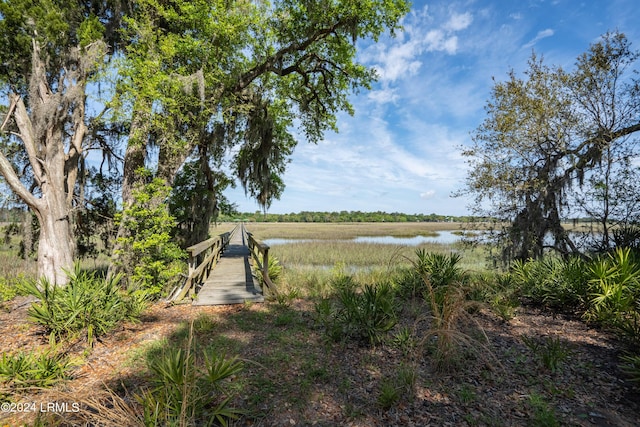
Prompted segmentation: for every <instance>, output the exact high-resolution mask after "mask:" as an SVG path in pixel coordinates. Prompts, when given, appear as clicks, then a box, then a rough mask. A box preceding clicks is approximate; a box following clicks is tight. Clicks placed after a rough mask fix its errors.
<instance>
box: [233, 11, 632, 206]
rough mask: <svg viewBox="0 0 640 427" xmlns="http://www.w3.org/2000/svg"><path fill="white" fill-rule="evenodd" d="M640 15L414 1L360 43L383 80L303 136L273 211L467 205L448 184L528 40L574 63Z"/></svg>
mask: <svg viewBox="0 0 640 427" xmlns="http://www.w3.org/2000/svg"><path fill="white" fill-rule="evenodd" d="M638 22H640V10H639V9H638V7H637V3H636V0H585V1H579V0H517V1H513V0H501V1H498V0H467V1H451V0H438V1H420V0H416V1H414V3H413V5H412V9H411V12H410V13H409V14H408V15H407V16H406V17H405V19H404V21H403V26H404V32H400V33H397V34H396V37H395V38H391V37H383V38H381V39H380V40H379V42H378V43H375V44H374V43H372V42H371V41H363V42H360V43H359V44H358V60H359V61H361V62H362V63H364V64H365V65H367V66H370V67H374V68H375V69H376V71H377V73H378V81H377V82H376V83H374V85H373V87H372V90H370V91H362V92H360V93H359V94H354V95H353V96H352V97H351V102H352V104H353V106H354V107H355V114H354V115H353V116H350V115H348V114H341V115H339V116H338V128H339V132H338V133H333V132H329V133H326V134H325V137H324V139H323V140H322V141H320V142H319V143H318V144H310V143H307V142H305V141H304V140H301V141H300V142H299V143H298V146H297V147H296V149H295V151H294V153H293V156H292V159H291V163H290V164H289V165H288V167H287V171H286V173H285V175H284V177H283V179H284V182H285V185H286V188H285V190H284V193H283V195H282V196H281V198H280V200H274V201H273V203H272V205H271V207H270V208H269V210H268V212H269V213H290V212H300V211H342V210H345V211H358V210H359V211H366V212H372V211H386V212H403V213H423V214H430V213H436V214H441V215H467V214H469V213H470V212H471V210H470V209H469V207H470V204H471V203H472V202H471V200H470V199H468V198H464V197H453V194H454V193H455V192H456V191H458V190H460V189H461V188H463V186H464V182H465V177H466V174H467V165H466V163H465V159H464V158H463V157H462V155H461V151H462V149H463V147H464V146H468V145H469V144H470V143H471V134H472V132H473V131H474V130H475V129H476V128H477V127H478V126H479V125H480V124H481V123H482V121H483V120H484V118H485V110H484V107H485V105H486V104H487V102H488V100H489V97H490V92H491V89H492V87H493V85H494V84H495V82H494V80H493V79H494V78H495V79H496V81H504V80H506V79H507V73H508V72H509V71H510V70H514V71H515V72H516V73H518V74H519V75H521V73H522V71H524V70H525V69H526V67H527V61H528V59H529V58H530V57H531V55H532V53H533V52H534V51H535V53H536V55H541V56H542V57H543V58H544V61H545V63H547V64H548V65H558V66H562V67H563V68H565V69H567V70H571V69H573V66H574V64H575V60H576V58H577V57H578V55H580V54H581V53H584V52H586V51H587V49H588V48H589V45H590V44H592V43H594V42H597V41H598V39H599V37H600V36H601V35H602V34H604V33H606V32H607V31H615V30H618V31H621V32H623V33H625V34H626V36H627V38H628V39H629V40H630V41H631V42H632V48H635V49H640V29H639V28H638ZM225 195H226V196H227V197H228V198H229V200H230V201H231V202H233V203H236V204H237V206H238V209H239V210H240V211H241V212H254V211H256V210H260V207H259V206H258V204H257V203H256V202H255V201H254V200H252V199H251V198H249V197H247V196H245V194H244V191H243V190H242V188H241V186H238V188H236V189H235V190H227V191H226V192H225Z"/></svg>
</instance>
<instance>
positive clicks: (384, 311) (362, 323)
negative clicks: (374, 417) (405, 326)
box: [316, 275, 399, 345]
mask: <svg viewBox="0 0 640 427" xmlns="http://www.w3.org/2000/svg"><path fill="white" fill-rule="evenodd" d="M333 284H334V287H335V288H336V295H335V297H331V298H324V299H321V300H320V301H319V302H318V303H317V304H316V313H317V314H318V319H319V321H320V322H321V323H322V324H323V326H324V327H325V329H326V332H327V334H328V335H329V337H331V338H332V339H334V340H338V339H344V338H353V339H359V340H364V341H367V342H368V343H369V344H370V345H376V344H378V343H379V342H380V341H381V340H382V338H383V337H384V334H385V333H387V332H388V331H390V330H391V329H392V328H393V327H394V326H395V325H396V323H397V320H398V308H399V307H398V303H397V300H396V295H395V290H394V288H393V286H392V285H391V283H389V282H381V283H379V284H376V285H373V284H366V285H364V286H362V287H360V286H359V285H358V283H356V282H355V281H354V280H353V278H352V277H351V276H345V275H340V276H338V277H336V278H334V280H333Z"/></svg>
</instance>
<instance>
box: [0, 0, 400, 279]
mask: <svg viewBox="0 0 640 427" xmlns="http://www.w3.org/2000/svg"><path fill="white" fill-rule="evenodd" d="M408 10H409V4H408V2H407V1H405V0H367V1H360V0H358V1H356V0H353V1H352V0H348V1H338V0H329V1H314V0H310V1H308V0H304V1H299V0H276V1H273V2H263V1H258V2H249V1H245V0H235V1H234V0H214V1H204V0H196V1H186V0H172V1H165V0H160V1H156V0H142V1H136V2H127V1H118V0H112V1H105V2H94V1H90V2H88V1H67V2H61V1H57V0H42V1H35V2H34V1H26V0H7V1H3V2H1V3H0V37H2V46H1V47H0V86H1V87H2V93H3V94H4V96H5V98H6V103H5V105H4V107H3V109H2V110H1V112H2V116H1V118H2V120H1V122H2V141H1V144H2V145H1V147H0V174H2V176H3V177H4V180H5V184H6V185H8V186H9V187H10V188H11V190H12V191H13V192H14V193H15V194H16V195H17V196H18V197H19V198H20V199H21V200H22V201H24V203H25V204H27V205H28V206H29V208H30V209H31V210H32V211H33V212H34V214H35V215H36V217H37V218H38V221H39V224H40V243H39V246H38V252H39V253H38V257H39V267H40V274H43V275H44V276H45V277H47V278H48V279H49V280H51V281H52V282H59V283H64V281H65V274H64V273H63V271H64V270H65V269H67V270H71V266H72V262H73V258H74V256H75V249H76V248H75V243H74V242H75V240H76V239H75V237H77V236H75V235H74V233H75V230H76V229H77V228H76V223H77V221H76V219H77V218H78V215H79V213H80V212H82V211H83V209H85V207H86V206H85V203H86V199H85V196H86V195H87V193H86V191H85V185H86V184H87V183H90V182H103V183H104V182H106V180H105V179H103V176H98V175H100V174H102V173H103V172H104V171H102V170H99V171H94V173H92V172H90V171H91V170H90V169H89V168H88V167H87V165H86V162H85V159H86V156H87V153H88V150H89V149H91V148H99V149H100V150H101V153H102V159H105V158H106V156H111V158H114V159H117V158H120V159H121V160H122V167H121V170H122V177H121V179H122V180H121V183H120V189H121V200H122V204H123V209H124V211H125V212H126V211H127V209H128V208H129V207H131V205H132V204H133V203H135V197H134V194H139V192H140V191H142V189H141V187H142V186H144V185H148V184H150V183H151V182H154V185H158V181H155V180H156V179H159V180H160V181H159V182H163V183H164V185H165V186H166V187H167V188H170V187H172V186H173V185H174V184H175V183H176V182H179V183H180V186H181V188H182V189H185V188H191V189H196V188H197V189H198V191H195V192H194V193H192V196H194V197H183V198H181V199H179V200H177V201H176V203H174V204H173V205H172V206H174V207H175V208H176V213H177V214H180V213H182V214H184V215H188V216H189V218H177V219H178V224H181V225H182V226H183V227H184V228H185V230H187V231H188V233H187V234H190V235H192V236H193V238H194V239H200V238H203V237H205V236H203V235H202V234H204V233H206V232H207V227H206V225H208V223H209V220H210V218H211V217H212V215H214V214H215V212H216V211H217V210H218V205H219V204H224V203H225V201H224V200H223V199H221V198H220V192H221V191H222V189H224V187H225V186H227V185H231V184H232V183H233V182H234V181H235V180H236V179H237V180H239V182H240V183H241V185H243V187H244V188H245V190H246V192H247V194H249V195H250V196H252V197H254V198H255V199H256V200H257V201H258V202H259V203H260V204H261V205H262V206H264V207H268V206H269V205H270V203H271V202H272V200H273V199H274V198H277V197H279V196H280V195H281V194H282V191H283V190H284V182H283V181H282V175H283V172H284V170H285V167H286V164H287V162H288V161H289V156H290V154H291V153H292V151H293V148H294V146H295V145H296V144H297V142H298V140H299V139H301V138H303V139H306V140H308V141H310V142H315V141H318V140H319V139H320V138H321V137H322V135H323V133H324V132H325V131H326V130H328V129H335V128H336V114H337V113H338V112H340V111H347V112H352V106H351V105H350V103H349V100H348V98H349V95H350V94H351V93H353V92H354V91H357V90H359V89H360V88H363V89H366V88H368V87H369V85H370V83H371V82H372V81H373V80H374V79H375V73H374V71H373V70H372V69H370V68H368V67H366V66H364V65H363V64H361V63H359V62H358V61H357V58H356V45H357V42H358V40H361V39H372V40H377V38H378V37H379V36H380V35H382V34H383V33H384V32H387V31H389V32H392V33H393V32H394V31H396V30H399V29H400V20H401V18H402V17H403V16H404V15H405V14H406V13H407V12H408ZM96 95H99V96H96ZM89 99H91V100H92V101H91V103H90V104H89V101H88V100H89ZM122 143H124V148H123V149H121V148H120V147H121V145H120V144H122ZM149 171H150V172H151V173H150V174H149V173H148V172H149ZM96 174H98V175H96ZM106 174H107V175H104V177H106V178H107V180H110V179H111V178H113V176H116V177H117V173H115V175H114V172H113V171H111V172H108V171H107V172H106ZM109 174H111V175H109ZM92 175H96V179H93V178H92ZM178 178H179V179H178ZM190 182H191V184H190ZM99 188H101V187H100V185H98V186H96V189H99ZM103 191H107V190H106V189H103ZM111 194H112V195H113V193H111ZM157 194H163V192H162V191H158V192H157ZM165 205H166V203H165ZM186 205H188V206H186ZM198 222H199V223H198ZM128 223H129V222H128V221H127V220H126V218H125V219H124V220H122V221H120V229H119V230H118V237H119V239H118V241H121V242H128V241H130V237H132V236H131V233H133V232H134V231H132V230H127V229H126V227H125V225H124V224H128ZM203 224H204V226H203ZM54 242H55V243H54ZM61 242H64V243H61ZM67 242H68V243H67ZM185 242H186V243H188V242H187V241H185ZM114 251H115V253H126V251H122V248H121V247H120V248H119V247H116V248H114Z"/></svg>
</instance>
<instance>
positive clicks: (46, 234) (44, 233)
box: [36, 202, 75, 285]
mask: <svg viewBox="0 0 640 427" xmlns="http://www.w3.org/2000/svg"><path fill="white" fill-rule="evenodd" d="M50 205H53V206H52V208H53V209H52V210H48V209H44V210H41V211H36V217H37V218H38V222H39V223H40V238H39V239H38V262H37V265H38V275H39V276H40V277H42V278H44V279H45V280H48V281H49V282H50V283H54V284H57V285H63V284H66V283H67V281H68V279H67V273H66V272H69V271H72V269H73V262H74V254H75V241H74V237H73V233H72V232H71V224H70V222H69V215H68V214H67V213H65V212H64V211H65V209H64V206H60V205H57V206H55V205H56V202H54V203H52V204H50ZM61 208H62V209H61Z"/></svg>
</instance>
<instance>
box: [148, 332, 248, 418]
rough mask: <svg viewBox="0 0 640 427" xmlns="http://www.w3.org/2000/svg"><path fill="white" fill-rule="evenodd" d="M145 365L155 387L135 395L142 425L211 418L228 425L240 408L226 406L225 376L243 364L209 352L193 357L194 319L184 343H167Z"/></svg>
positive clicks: (194, 354) (239, 369) (236, 370)
mask: <svg viewBox="0 0 640 427" xmlns="http://www.w3.org/2000/svg"><path fill="white" fill-rule="evenodd" d="M148 367H149V370H150V372H151V373H152V376H153V378H152V380H153V383H154V387H153V388H151V389H148V390H144V391H143V392H142V393H140V394H139V395H137V400H138V402H139V403H140V404H141V405H142V407H143V412H144V420H145V421H144V422H145V425H149V426H155V425H179V426H188V425H202V423H204V422H207V423H213V422H214V421H215V422H217V423H219V424H221V425H227V421H228V420H229V419H233V418H237V417H238V415H239V414H240V413H242V411H241V410H239V409H236V408H232V407H230V406H229V401H230V400H231V396H230V395H229V396H226V397H225V396H224V394H225V391H226V390H225V385H224V382H223V381H224V380H225V379H227V378H229V377H231V376H233V375H236V374H238V373H239V372H240V371H242V369H243V364H242V362H240V361H239V360H237V359H236V358H227V357H226V356H224V355H219V354H215V353H212V352H208V353H205V354H204V355H203V356H202V360H200V358H198V357H196V353H195V346H194V343H193V323H192V324H191V328H190V331H189V338H188V340H187V344H186V345H185V346H184V347H168V348H165V349H164V351H162V353H160V354H159V355H155V356H153V357H152V358H151V359H150V360H149V362H148Z"/></svg>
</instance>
